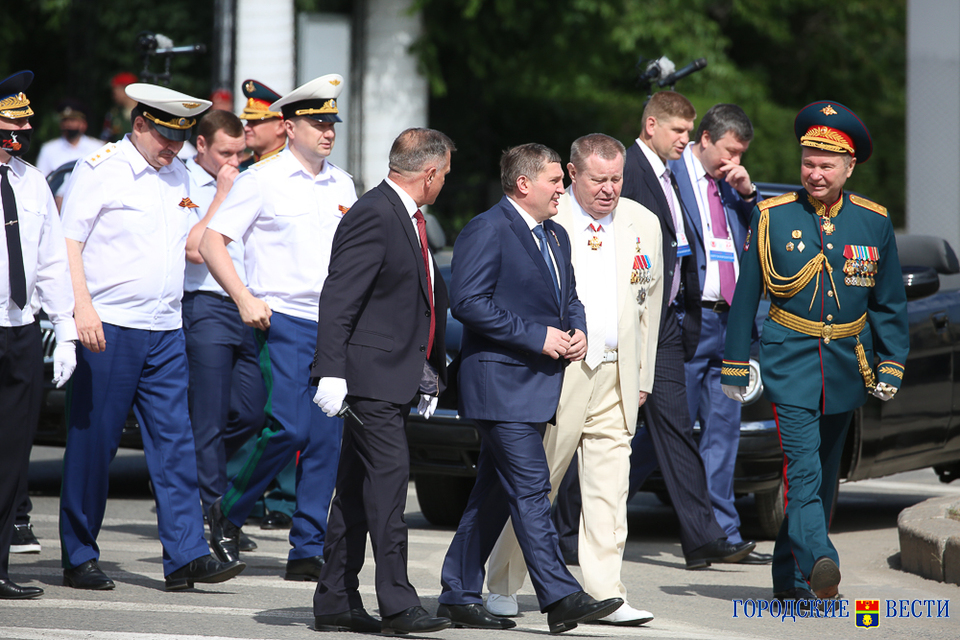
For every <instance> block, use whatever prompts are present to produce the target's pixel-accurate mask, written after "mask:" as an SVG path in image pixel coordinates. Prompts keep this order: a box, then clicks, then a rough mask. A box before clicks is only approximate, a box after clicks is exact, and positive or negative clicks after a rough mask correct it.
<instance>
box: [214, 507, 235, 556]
mask: <svg viewBox="0 0 960 640" xmlns="http://www.w3.org/2000/svg"><path fill="white" fill-rule="evenodd" d="M220 500H222V498H217V501H216V502H214V503H213V504H212V505H211V506H210V546H211V547H212V548H213V552H214V553H215V554H217V558H219V559H220V561H221V562H236V561H238V560H239V559H240V527H238V526H237V525H235V524H233V523H232V522H230V521H229V520H227V518H226V516H224V515H223V511H221V510H220Z"/></svg>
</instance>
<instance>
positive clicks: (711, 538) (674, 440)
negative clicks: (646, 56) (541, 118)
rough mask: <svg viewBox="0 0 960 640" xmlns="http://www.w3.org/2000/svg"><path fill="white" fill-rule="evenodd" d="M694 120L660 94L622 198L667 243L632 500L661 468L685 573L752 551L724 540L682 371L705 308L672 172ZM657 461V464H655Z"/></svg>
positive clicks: (651, 105)
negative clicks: (641, 211) (649, 215)
mask: <svg viewBox="0 0 960 640" xmlns="http://www.w3.org/2000/svg"><path fill="white" fill-rule="evenodd" d="M696 115H697V112H696V110H695V109H694V108H693V105H692V104H690V101H689V100H687V99H686V98H685V97H684V96H682V95H680V94H679V93H676V92H674V91H659V92H657V93H655V94H654V95H653V97H652V98H651V99H650V101H649V102H648V103H647V106H646V107H645V108H644V110H643V125H642V128H641V131H640V136H639V138H637V142H636V144H633V145H631V146H630V147H629V148H628V149H627V160H626V165H625V166H624V169H623V191H622V192H621V197H624V198H630V199H631V200H636V201H637V202H639V203H640V204H642V205H643V206H645V207H647V208H648V209H650V211H652V212H653V213H654V214H656V215H657V217H658V218H660V229H661V231H662V235H663V290H664V300H663V312H662V314H661V316H660V336H659V341H658V344H657V361H656V365H655V373H654V382H653V392H652V393H651V394H650V396H649V397H648V398H647V402H646V403H644V405H643V408H642V409H641V412H642V417H643V422H644V425H645V428H644V429H637V435H636V436H635V437H634V440H633V454H632V456H631V458H630V465H631V469H630V495H632V494H633V493H635V492H636V490H637V489H638V488H639V486H640V485H641V484H642V483H643V480H644V479H645V478H646V477H647V475H649V473H650V472H651V471H653V470H654V469H655V468H656V467H657V464H658V463H659V465H660V468H661V470H662V472H663V479H664V482H665V483H666V485H667V491H668V493H669V494H670V499H671V501H672V502H673V506H674V508H675V509H676V511H677V517H678V518H679V520H680V545H681V547H682V548H683V555H684V559H685V560H686V566H687V568H688V569H701V568H704V567H707V566H709V565H710V564H711V563H713V562H739V561H740V560H742V559H743V558H744V557H746V556H747V555H748V554H749V553H750V552H751V551H753V548H754V546H755V545H754V543H752V542H742V541H741V542H740V543H738V544H735V543H732V542H730V541H728V540H727V536H726V533H724V530H723V529H722V528H721V527H720V525H719V524H718V523H717V519H716V517H715V516H714V514H713V509H712V507H711V506H710V500H709V494H708V491H707V483H706V474H705V472H704V466H703V460H702V459H701V458H700V452H699V450H698V449H697V444H696V442H694V440H693V429H692V424H693V421H692V420H691V419H690V413H689V411H690V407H689V406H688V405H687V394H686V375H685V373H684V369H683V365H684V362H685V361H686V360H690V359H691V358H693V356H694V354H695V353H696V350H697V343H698V341H699V338H700V322H701V307H700V293H699V284H698V276H697V255H696V254H695V253H694V252H693V250H692V248H691V240H690V238H691V235H692V234H693V230H692V226H693V225H692V222H691V217H690V215H689V212H688V211H687V210H686V208H685V207H684V206H683V203H682V202H681V201H680V198H679V195H678V194H677V186H676V185H677V181H676V176H674V175H673V172H672V171H671V170H670V168H669V167H668V166H667V162H668V161H670V160H679V158H680V156H681V154H682V153H683V150H684V149H685V148H686V146H687V143H688V142H689V141H690V131H692V130H693V121H694V119H695V118H696ZM654 454H655V457H654Z"/></svg>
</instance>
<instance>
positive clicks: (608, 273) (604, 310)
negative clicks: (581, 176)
mask: <svg viewBox="0 0 960 640" xmlns="http://www.w3.org/2000/svg"><path fill="white" fill-rule="evenodd" d="M570 206H571V207H572V209H573V224H574V229H576V236H575V238H574V239H573V243H574V247H575V249H574V251H576V253H577V272H578V273H580V274H584V273H585V274H586V276H587V277H586V279H584V280H583V282H580V283H579V284H580V287H579V288H578V290H577V296H578V297H579V298H580V301H581V302H583V306H584V309H585V310H586V314H587V332H588V338H590V337H592V336H593V335H594V332H598V331H599V330H600V329H601V327H600V326H599V325H602V331H603V333H602V334H600V333H597V335H603V339H604V343H605V344H604V346H605V347H606V348H607V349H608V350H611V351H612V350H614V349H616V348H617V321H618V319H619V318H620V313H619V311H618V308H617V247H616V234H615V233H614V232H613V225H614V215H613V213H609V214H607V215H606V216H604V217H603V218H601V219H599V220H595V219H594V218H593V217H592V216H590V214H588V213H587V212H586V211H584V210H583V208H582V207H581V206H580V203H579V202H577V199H576V197H574V195H573V190H572V189H571V190H570ZM590 225H593V226H594V227H596V226H597V225H600V231H598V232H596V233H594V232H593V230H592V229H591V228H590ZM594 236H596V237H597V238H598V239H599V240H600V242H601V245H600V247H599V248H598V249H597V250H593V249H591V248H590V245H589V244H588V243H589V242H590V240H592V239H593V237H594Z"/></svg>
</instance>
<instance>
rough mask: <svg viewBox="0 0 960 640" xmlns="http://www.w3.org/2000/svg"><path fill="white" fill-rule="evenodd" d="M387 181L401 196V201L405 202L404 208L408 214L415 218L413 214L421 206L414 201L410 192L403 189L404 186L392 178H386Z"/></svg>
mask: <svg viewBox="0 0 960 640" xmlns="http://www.w3.org/2000/svg"><path fill="white" fill-rule="evenodd" d="M385 181H386V183H387V184H388V185H390V188H391V189H393V190H394V191H396V192H397V195H398V196H400V202H402V203H403V208H404V209H406V211H407V215H408V216H410V217H411V218H413V214H415V213H416V212H417V209H419V208H420V207H418V206H417V203H416V202H414V200H413V198H411V197H410V194H409V193H407V192H406V191H404V190H403V187H401V186H400V185H398V184H397V183H396V182H394V181H393V180H391V179H390V178H385Z"/></svg>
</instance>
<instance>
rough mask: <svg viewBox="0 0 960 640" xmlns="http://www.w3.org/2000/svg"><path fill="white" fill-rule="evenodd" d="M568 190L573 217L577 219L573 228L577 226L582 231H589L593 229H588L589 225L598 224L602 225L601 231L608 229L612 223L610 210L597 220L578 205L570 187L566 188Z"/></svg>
mask: <svg viewBox="0 0 960 640" xmlns="http://www.w3.org/2000/svg"><path fill="white" fill-rule="evenodd" d="M568 192H569V194H570V205H571V206H572V208H573V211H574V219H575V220H576V221H577V222H576V223H575V224H576V227H575V228H579V229H581V230H582V231H590V232H591V233H592V231H593V230H592V229H590V225H593V226H594V227H596V226H598V225H599V226H600V227H602V231H603V232H606V231H608V230H609V229H610V226H611V225H612V224H613V214H614V212H613V211H611V212H610V213H608V214H607V215H605V216H603V217H602V218H600V219H599V220H597V219H596V218H594V217H593V216H591V215H590V214H589V213H587V212H586V211H584V210H583V207H581V206H580V203H579V202H577V198H576V197H575V196H574V195H573V188H572V187H571V188H570V189H568Z"/></svg>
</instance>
